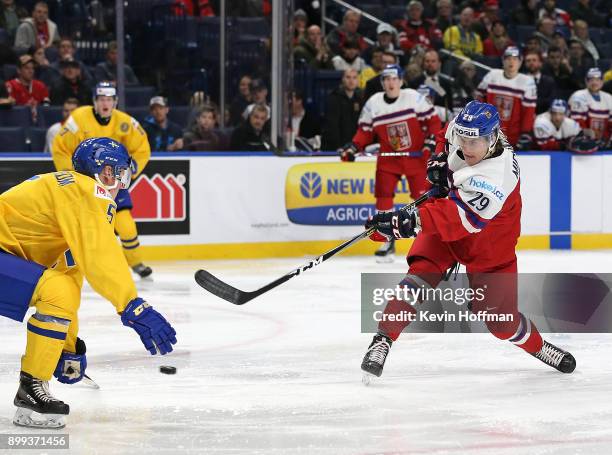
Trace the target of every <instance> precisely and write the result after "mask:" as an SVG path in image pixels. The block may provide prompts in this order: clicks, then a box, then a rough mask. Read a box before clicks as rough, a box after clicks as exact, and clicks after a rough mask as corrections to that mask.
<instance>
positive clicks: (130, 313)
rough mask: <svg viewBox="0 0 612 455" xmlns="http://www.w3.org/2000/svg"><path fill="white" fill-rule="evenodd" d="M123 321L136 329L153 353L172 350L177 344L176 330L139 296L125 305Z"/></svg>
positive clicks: (163, 352)
mask: <svg viewBox="0 0 612 455" xmlns="http://www.w3.org/2000/svg"><path fill="white" fill-rule="evenodd" d="M121 322H123V325H125V326H127V327H131V328H133V329H134V330H136V332H137V333H138V335H139V336H140V340H141V341H142V344H144V347H145V348H146V349H147V351H149V352H150V353H151V355H155V354H156V353H158V352H159V353H160V354H161V355H164V354H167V353H168V352H172V345H173V344H176V331H175V330H174V329H173V328H172V326H171V325H170V324H169V323H168V321H166V319H165V318H164V317H163V316H162V315H161V314H159V313H158V312H157V311H155V310H154V309H153V307H152V306H151V305H149V304H148V303H147V302H145V301H144V300H143V299H141V298H139V297H137V298H135V299H134V300H132V301H131V302H130V303H128V305H127V306H126V307H125V310H123V313H121Z"/></svg>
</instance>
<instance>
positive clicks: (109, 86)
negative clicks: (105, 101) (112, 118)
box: [93, 81, 117, 100]
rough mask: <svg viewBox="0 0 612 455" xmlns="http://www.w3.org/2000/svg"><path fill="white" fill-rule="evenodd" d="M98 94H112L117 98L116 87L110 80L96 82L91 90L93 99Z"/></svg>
mask: <svg viewBox="0 0 612 455" xmlns="http://www.w3.org/2000/svg"><path fill="white" fill-rule="evenodd" d="M98 96H112V97H114V98H117V88H116V87H115V86H114V85H113V83H112V82H106V81H103V82H98V83H97V84H96V86H95V87H94V90H93V99H94V100H95V99H96V98H97V97H98Z"/></svg>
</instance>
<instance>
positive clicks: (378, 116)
mask: <svg viewBox="0 0 612 455" xmlns="http://www.w3.org/2000/svg"><path fill="white" fill-rule="evenodd" d="M439 129H440V119H439V118H438V116H437V115H436V112H435V110H434V107H433V105H432V104H431V103H430V102H429V101H427V99H426V98H425V97H424V96H423V95H421V94H420V93H418V92H417V91H416V90H413V89H410V88H407V89H402V90H400V94H399V96H398V97H397V98H396V99H395V100H394V101H389V100H388V98H386V97H385V94H384V92H379V93H376V94H374V95H372V96H371V97H370V99H368V101H367V102H366V103H365V105H364V106H363V109H362V111H361V115H360V116H359V124H358V128H357V132H356V133H355V136H354V137H353V142H354V143H355V144H356V145H357V146H358V147H359V148H361V149H363V148H364V147H365V146H366V145H368V144H371V143H372V142H374V140H375V138H378V141H379V142H380V153H381V154H384V153H385V152H415V156H416V155H419V156H420V155H421V154H422V152H421V150H422V148H423V142H424V141H425V138H426V137H427V136H428V135H430V134H435V133H437V132H438V130H439Z"/></svg>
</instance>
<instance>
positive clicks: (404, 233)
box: [365, 208, 421, 242]
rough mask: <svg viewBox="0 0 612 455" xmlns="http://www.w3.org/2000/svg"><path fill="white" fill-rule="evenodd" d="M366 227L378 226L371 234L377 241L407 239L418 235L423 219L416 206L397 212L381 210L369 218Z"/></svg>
mask: <svg viewBox="0 0 612 455" xmlns="http://www.w3.org/2000/svg"><path fill="white" fill-rule="evenodd" d="M365 227H366V229H370V228H372V227H373V228H376V231H375V232H374V233H373V234H371V235H370V238H371V239H372V240H374V241H375V242H388V241H389V240H391V239H406V238H410V237H414V236H416V235H417V233H418V231H419V230H420V229H421V220H420V218H419V212H418V210H417V209H416V208H414V209H412V210H398V211H396V212H379V213H377V214H376V215H374V216H373V217H371V218H368V221H366V224H365Z"/></svg>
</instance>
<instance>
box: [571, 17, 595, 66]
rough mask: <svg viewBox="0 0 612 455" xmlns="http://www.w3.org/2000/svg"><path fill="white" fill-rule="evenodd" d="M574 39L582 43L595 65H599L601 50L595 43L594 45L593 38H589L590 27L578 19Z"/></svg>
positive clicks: (575, 24) (575, 23)
mask: <svg viewBox="0 0 612 455" xmlns="http://www.w3.org/2000/svg"><path fill="white" fill-rule="evenodd" d="M572 39H573V40H576V41H580V43H582V46H583V47H584V49H585V50H586V51H587V53H588V54H589V55H590V56H591V58H592V59H593V61H594V62H595V64H597V62H598V61H599V50H598V49H597V46H595V43H593V41H591V38H590V37H589V25H588V24H587V23H586V22H585V21H583V20H582V19H578V20H576V21H575V22H574V29H573V32H572Z"/></svg>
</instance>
